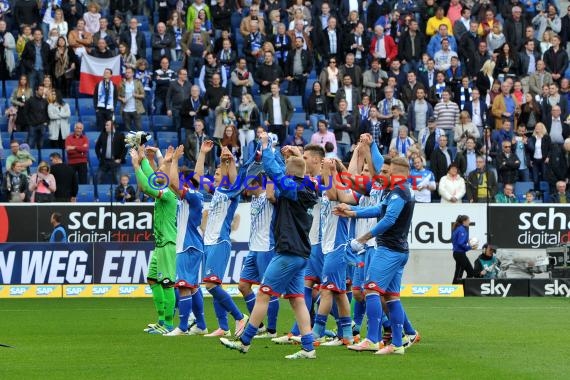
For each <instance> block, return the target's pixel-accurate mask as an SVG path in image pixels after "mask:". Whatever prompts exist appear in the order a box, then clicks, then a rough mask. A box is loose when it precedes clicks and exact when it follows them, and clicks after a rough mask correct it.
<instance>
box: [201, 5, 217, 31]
mask: <svg viewBox="0 0 570 380" xmlns="http://www.w3.org/2000/svg"><path fill="white" fill-rule="evenodd" d="M198 18H199V19H200V20H201V21H202V31H203V32H206V33H208V34H209V35H210V37H213V36H214V26H213V25H212V20H210V19H209V18H208V15H207V14H206V10H205V9H203V8H202V9H200V11H199V12H198Z"/></svg>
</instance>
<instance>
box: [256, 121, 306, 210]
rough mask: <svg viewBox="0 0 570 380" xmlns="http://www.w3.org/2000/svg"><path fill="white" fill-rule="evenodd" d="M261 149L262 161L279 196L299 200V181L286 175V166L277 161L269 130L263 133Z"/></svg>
mask: <svg viewBox="0 0 570 380" xmlns="http://www.w3.org/2000/svg"><path fill="white" fill-rule="evenodd" d="M261 149H262V156H261V162H262V163H263V169H264V170H265V173H266V174H267V176H268V177H269V178H271V180H272V181H273V184H274V186H275V187H277V190H278V192H277V193H276V194H277V195H278V196H283V197H287V198H289V199H293V200H297V183H296V182H295V181H293V180H292V179H291V178H288V177H287V176H286V175H285V168H283V167H282V166H281V165H279V164H278V163H277V160H276V159H275V155H274V154H273V151H272V150H271V147H270V145H269V137H268V135H267V132H263V133H262V135H261Z"/></svg>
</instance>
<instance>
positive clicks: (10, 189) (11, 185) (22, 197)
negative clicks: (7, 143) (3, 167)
mask: <svg viewBox="0 0 570 380" xmlns="http://www.w3.org/2000/svg"><path fill="white" fill-rule="evenodd" d="M24 171H25V168H24V165H22V163H21V162H20V161H19V160H14V161H12V163H11V165H10V169H9V170H7V171H6V174H5V175H4V180H3V182H2V194H4V195H5V198H6V201H7V202H12V203H16V202H25V201H26V196H27V192H28V176H27V175H26V174H25V172H24Z"/></svg>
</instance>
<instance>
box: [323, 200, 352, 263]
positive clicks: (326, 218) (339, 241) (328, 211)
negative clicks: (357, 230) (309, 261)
mask: <svg viewBox="0 0 570 380" xmlns="http://www.w3.org/2000/svg"><path fill="white" fill-rule="evenodd" d="M339 204H340V202H338V201H331V200H329V198H328V197H327V196H326V195H323V198H322V202H321V234H322V241H321V246H322V249H323V254H327V253H330V252H332V251H334V250H335V249H336V248H338V247H340V246H342V245H346V244H347V243H348V227H349V222H350V220H349V218H341V217H338V216H336V215H333V213H332V210H333V208H335V207H336V206H338V205H339Z"/></svg>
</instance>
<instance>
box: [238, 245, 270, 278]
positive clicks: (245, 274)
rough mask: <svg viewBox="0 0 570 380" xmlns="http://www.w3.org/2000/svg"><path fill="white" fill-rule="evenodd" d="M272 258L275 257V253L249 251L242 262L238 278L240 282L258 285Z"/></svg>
mask: <svg viewBox="0 0 570 380" xmlns="http://www.w3.org/2000/svg"><path fill="white" fill-rule="evenodd" d="M273 256H275V251H269V252H255V251H250V252H249V253H248V254H247V256H246V257H245V260H244V261H243V267H242V269H241V274H240V276H239V280H240V282H248V283H250V284H259V283H260V282H261V278H262V277H263V274H264V273H265V270H266V269H267V266H268V265H269V263H270V262H271V259H273Z"/></svg>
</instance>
